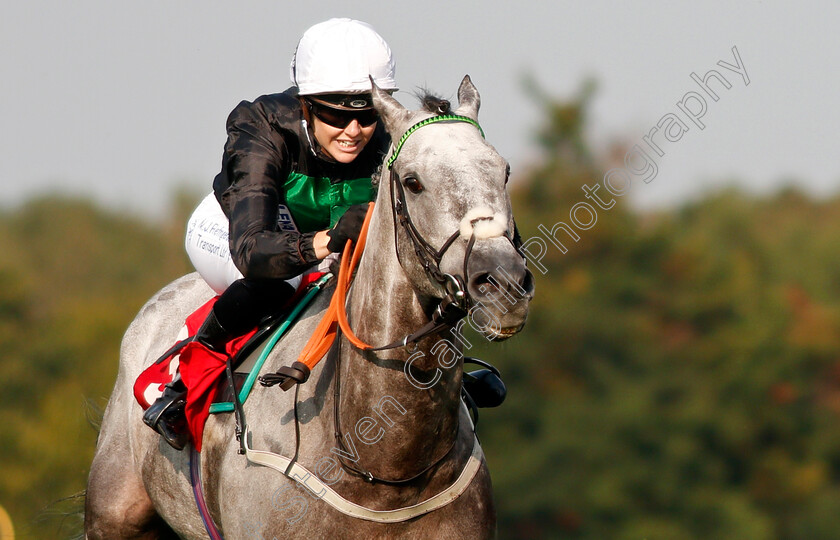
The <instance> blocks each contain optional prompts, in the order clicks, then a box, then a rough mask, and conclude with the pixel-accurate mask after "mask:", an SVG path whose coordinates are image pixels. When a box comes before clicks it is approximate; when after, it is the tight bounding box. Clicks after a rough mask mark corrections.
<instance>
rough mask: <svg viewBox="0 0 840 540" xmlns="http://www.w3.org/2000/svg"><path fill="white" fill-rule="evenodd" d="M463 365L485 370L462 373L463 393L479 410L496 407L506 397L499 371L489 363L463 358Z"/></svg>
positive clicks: (505, 389)
mask: <svg viewBox="0 0 840 540" xmlns="http://www.w3.org/2000/svg"><path fill="white" fill-rule="evenodd" d="M464 362H465V363H472V364H479V365H482V366H486V367H487V369H479V370H478V371H471V372H469V373H468V372H464V391H465V392H466V393H467V394H469V396H470V397H471V398H472V400H473V403H475V405H476V407H479V408H491V407H498V406H499V405H501V404H502V402H504V400H505V396H507V388H506V387H505V383H504V382H502V377H501V374H500V373H499V370H498V369H496V368H495V367H493V366H491V365H490V364H489V363H487V362H485V361H483V360H479V359H477V358H470V357H465V358H464Z"/></svg>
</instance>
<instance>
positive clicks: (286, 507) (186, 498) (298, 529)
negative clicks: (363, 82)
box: [85, 77, 533, 540]
mask: <svg viewBox="0 0 840 540" xmlns="http://www.w3.org/2000/svg"><path fill="white" fill-rule="evenodd" d="M373 98H374V104H375V107H376V109H377V111H378V112H379V114H380V117H381V119H382V121H383V122H384V124H385V127H386V129H387V131H388V132H389V133H390V134H391V136H392V137H393V140H394V141H399V140H400V136H401V135H403V134H404V133H405V132H406V131H407V130H409V129H410V128H412V126H415V125H417V124H418V122H421V121H423V120H426V119H430V118H434V117H436V116H440V115H441V113H444V112H448V111H446V110H445V109H446V108H448V104H447V103H446V102H445V101H440V100H439V101H437V102H436V104H435V105H434V106H432V107H430V106H429V105H428V102H427V106H426V108H424V109H423V110H419V111H410V110H407V109H405V108H404V107H403V106H402V105H400V104H399V103H398V102H397V101H396V100H395V99H393V98H392V97H391V96H390V95H388V94H387V93H385V92H383V91H380V90H379V89H378V88H376V87H374V90H373ZM458 100H459V107H458V108H457V109H456V110H455V111H454V115H459V116H460V117H462V118H463V117H466V118H467V119H470V120H472V121H473V122H472V123H470V122H467V121H464V120H458V119H453V120H444V121H438V122H435V123H430V124H428V125H425V124H424V125H423V127H422V128H421V129H416V130H415V131H413V132H412V133H411V135H410V137H408V138H407V139H405V140H404V141H401V144H400V145H399V146H400V147H399V148H398V149H396V150H395V146H392V150H391V151H392V153H393V152H395V151H398V152H399V155H398V156H397V157H396V160H395V161H393V165H392V166H391V167H390V169H389V167H388V166H383V171H384V172H383V173H382V174H381V178H380V179H379V183H380V186H379V189H378V195H377V199H376V204H375V207H374V211H373V215H372V218H371V222H370V228H369V232H368V240H367V247H366V249H365V252H364V255H363V256H362V258H361V260H360V262H359V267H358V270H357V272H356V277H355V280H354V282H353V285H352V288H351V290H350V293H349V296H348V301H347V317H348V320H349V323H350V325H351V327H352V329H353V331H354V332H355V334H356V335H357V336H358V337H359V338H360V339H362V340H363V341H365V342H366V343H369V344H372V345H373V346H379V345H384V344H388V343H392V342H395V341H398V340H399V339H401V338H403V337H404V336H406V335H408V334H411V333H412V332H414V331H415V330H417V329H418V328H421V327H423V326H424V325H426V324H427V323H428V321H429V320H430V314H432V313H433V312H434V310H435V308H436V307H437V306H438V305H439V304H440V303H441V299H442V298H444V297H445V296H446V295H447V294H450V296H451V294H452V293H453V291H452V290H451V288H450V287H448V286H447V285H446V283H444V284H441V283H439V282H436V280H435V279H433V278H434V277H436V276H445V279H451V280H452V281H453V283H455V282H459V281H460V282H462V283H463V287H462V288H461V289H460V291H461V292H465V293H466V297H467V298H468V299H469V302H470V307H471V311H470V314H469V316H468V317H467V318H465V319H462V320H461V322H460V323H459V324H458V325H457V326H455V327H454V328H450V327H447V328H446V329H444V330H437V331H436V332H435V333H434V334H431V335H427V336H425V337H423V338H422V339H419V341H417V342H416V344H414V345H413V346H412V345H407V346H405V347H396V348H392V349H388V350H381V351H375V350H361V349H359V348H357V347H355V346H353V345H352V344H351V343H350V342H349V341H347V339H346V338H344V337H341V336H340V337H339V339H338V340H337V342H336V345H335V346H334V347H333V350H332V351H331V353H330V354H328V356H327V358H326V359H325V360H322V361H321V362H320V363H319V364H318V365H317V366H316V367H315V368H314V369H313V370H312V374H311V377H310V379H309V380H308V381H307V382H306V383H305V384H302V385H300V386H299V387H298V389H297V390H298V395H297V403H298V407H297V412H296V413H295V410H294V400H295V397H296V396H295V392H294V391H289V392H283V391H281V390H280V389H278V388H276V387H274V388H262V387H259V386H258V387H256V388H255V390H254V391H253V392H252V393H251V396H250V397H249V399H248V400H247V401H246V402H245V404H244V412H245V418H246V419H247V433H246V437H247V441H248V445H249V447H250V448H252V449H256V450H259V451H260V452H264V453H273V454H276V455H281V456H285V457H291V456H293V455H296V456H297V460H296V464H297V465H299V466H300V467H304V468H305V470H306V471H309V472H311V473H312V474H311V475H310V476H307V475H303V474H296V475H295V476H297V481H295V480H294V479H292V478H289V477H288V476H284V474H282V473H281V472H278V471H277V470H274V469H272V468H270V467H265V466H262V465H260V464H257V463H255V462H254V461H253V460H250V459H246V456H243V455H241V454H239V453H238V449H239V444H238V443H237V442H236V440H235V439H234V417H233V415H229V414H227V415H215V416H211V417H210V419H209V420H208V421H207V425H206V427H205V431H204V438H203V448H202V452H201V476H202V478H203V489H204V494H205V499H206V505H207V508H208V511H209V514H210V516H211V517H212V519H213V521H214V522H215V524H216V525H217V526H218V529H219V530H220V531H221V532H222V533H223V534H224V536H225V537H226V538H228V540H230V539H234V540H236V539H240V538H265V539H267V540H271V539H285V538H310V539H311V538H347V539H356V538H359V539H361V538H365V539H367V538H416V539H421V538H422V539H428V538H438V539H465V538H492V537H494V536H495V528H496V521H495V520H496V518H495V508H494V504H493V497H492V490H491V483H490V474H489V471H488V469H487V465H486V462H485V460H484V457H483V454H482V453H481V449H480V446H479V445H478V444H477V440H476V438H475V436H474V434H473V427H472V423H471V421H470V417H469V414H468V413H467V410H466V408H465V407H464V406H463V404H462V401H461V398H460V394H461V385H462V376H463V356H462V353H461V351H463V350H464V349H469V348H471V347H472V346H473V345H474V342H475V340H476V339H482V336H483V337H485V338H487V339H490V340H500V339H504V338H507V337H509V336H511V335H513V334H515V333H516V332H518V331H519V330H520V329H521V328H522V326H523V325H524V323H525V319H526V317H527V312H528V304H529V302H530V300H531V298H532V297H533V276H532V275H531V274H530V272H529V271H528V270H527V269H526V268H525V264H524V260H523V258H522V257H521V256H520V255H519V254H518V253H517V250H516V249H515V247H514V241H513V238H514V222H513V215H512V211H511V203H510V198H509V196H508V194H507V192H506V187H505V186H506V183H507V176H508V174H509V172H508V167H507V163H506V161H505V160H504V159H503V158H502V157H501V156H500V155H499V154H498V153H497V152H496V150H495V149H494V148H493V147H492V146H491V145H490V144H488V143H487V142H486V141H485V140H484V138H483V134H482V133H481V132H480V128H479V127H478V124H477V118H478V109H479V103H480V98H479V95H478V91H477V90H476V88H475V86H474V85H473V84H472V82H471V81H470V79H469V77H465V78H464V80H463V81H462V83H461V85H460V87H459V90H458ZM434 107H437V108H438V109H439V110H437V111H434V110H427V109H431V108H434ZM395 205H396V207H395ZM418 242H421V243H420V244H418ZM422 243H425V244H426V246H427V247H434V251H436V252H437V253H436V255H437V257H438V258H439V260H437V261H434V260H433V261H432V263H431V266H433V267H434V268H432V269H429V262H428V261H429V250H427V251H426V254H425V255H423V253H422V252H423V248H422ZM441 248H444V249H441ZM432 258H433V259H434V258H435V257H432ZM456 276H457V278H456ZM464 281H465V282H464ZM455 288H456V291H455V293H456V295H458V294H460V293H458V291H457V289H458V288H457V287H455ZM212 294H213V293H212V292H211V290H210V289H209V288H208V287H207V285H206V284H205V283H204V282H203V280H202V279H201V278H200V277H199V276H198V275H197V274H190V275H187V276H184V277H182V278H180V279H178V280H176V281H175V282H173V283H171V284H170V285H168V286H167V287H165V288H164V289H162V290H161V291H160V292H159V293H157V294H156V295H155V296H154V297H153V298H152V299H151V300H150V301H149V302H148V303H147V304H146V305H145V306H144V307H143V308H142V310H141V311H140V313H139V314H138V316H137V317H136V319H135V320H134V321H133V323H132V324H131V326H130V327H129V328H128V330H127V332H126V335H125V338H124V340H123V344H122V349H121V358H120V367H119V373H118V375H117V381H116V384H115V387H114V390H113V393H112V395H111V398H110V401H109V403H108V406H107V409H106V411H105V416H104V419H103V422H102V427H101V432H100V434H99V439H98V443H97V448H96V454H95V457H94V459H93V463H92V465H91V471H90V476H89V480H88V486H87V497H86V505H85V533H86V537H87V538H89V539H109V540H113V539H129V538H132V539H133V538H143V539H145V538H177V537H180V538H188V539H199V538H208V532H207V531H206V530H205V526H204V524H203V522H202V519H201V516H200V514H199V512H198V510H197V507H196V503H195V500H194V497H193V492H192V488H191V485H190V475H189V459H190V455H189V452H188V451H186V450H185V451H182V452H178V451H176V450H174V449H172V448H171V447H169V446H168V445H167V444H166V443H165V442H163V441H162V440H161V439H160V437H159V436H158V434H157V433H155V432H154V431H152V430H151V429H149V428H148V427H146V426H145V425H144V424H143V422H142V421H141V416H142V410H141V408H140V406H139V405H138V404H137V403H136V402H135V401H134V398H133V395H132V385H133V383H134V381H135V379H136V378H137V376H138V374H139V373H140V372H141V371H142V370H143V369H144V367H145V366H148V365H149V364H150V363H151V362H152V361H154V359H155V358H157V357H158V356H159V355H160V354H162V353H163V351H164V350H166V349H167V348H168V347H169V346H170V345H171V344H172V343H174V341H175V340H176V337H177V335H178V333H179V330H180V329H181V327H182V325H183V321H184V319H185V318H186V316H187V315H189V314H190V313H191V312H192V311H194V310H195V309H196V308H197V307H198V306H200V305H201V304H203V303H204V302H205V301H207V300H208V299H209V298H210V297H211V296H212ZM328 296H329V294H321V296H320V297H318V298H316V300H315V301H314V302H313V304H312V305H311V306H310V307H309V308H307V310H306V311H305V312H304V314H303V316H302V318H301V320H299V321H298V323H297V324H296V325H295V326H294V327H293V328H292V330H291V331H290V332H289V334H288V335H287V336H286V337H285V338H284V339H283V340H281V341H280V343H279V344H278V346H277V347H276V348H275V350H274V351H273V352H272V353H271V355H270V356H269V357H268V359H267V361H266V364H265V367H264V371H273V370H276V369H277V368H279V367H281V366H284V365H288V364H290V363H291V362H292V361H293V360H294V359H295V358H297V356H298V354H299V353H300V351H301V349H302V347H303V344H304V343H305V342H306V341H307V340H308V337H309V336H310V334H311V333H312V331H313V329H314V328H315V326H316V325H317V323H318V321H319V320H320V317H321V315H322V314H323V312H324V310H325V309H326V306H327V304H328V302H329V298H328ZM467 325H469V326H472V327H473V328H474V329H475V330H477V333H478V336H479V337H478V338H476V337H475V334H471V335H470V337H467V336H465V335H463V333H462V332H461V331H462V330H463V329H464V328H465V327H466V326H467ZM336 420H338V421H336ZM296 431H297V433H296ZM470 463H473V465H474V467H473V469H472V470H471V472H470V474H469V475H467V476H465V474H466V471H467V469H468V468H469V464H470ZM465 478H466V480H465ZM312 482H314V483H315V487H313V483H312ZM318 482H320V484H318ZM459 482H460V484H459ZM455 486H458V489H457V490H455V491H453V488H454V487H455ZM322 487H323V488H324V489H321V488H322ZM327 488H328V489H329V490H331V491H332V492H334V493H335V494H337V495H338V497H340V498H342V499H344V500H345V501H349V504H350V505H351V506H353V505H355V507H358V508H363V509H366V510H364V511H365V512H368V514H377V513H378V512H379V513H382V514H383V515H390V514H389V513H388V511H392V510H395V509H406V508H407V509H408V510H407V511H409V512H414V513H413V514H410V516H411V517H409V518H407V519H401V518H394V519H385V520H377V519H368V518H365V517H359V516H356V515H351V514H352V513H348V512H343V511H341V510H340V509H338V508H337V507H336V506H334V505H332V504H328V503H327V502H325V501H326V498H321V497H320V495H319V494H322V493H324V492H325V490H326V489H327ZM438 494H445V497H438V499H437V500H438V504H435V505H434V506H433V507H432V509H429V508H427V509H426V510H425V511H422V512H421V511H419V510H418V508H422V503H423V502H424V501H427V500H429V499H434V498H435V496H436V495H438ZM417 505H420V506H417Z"/></svg>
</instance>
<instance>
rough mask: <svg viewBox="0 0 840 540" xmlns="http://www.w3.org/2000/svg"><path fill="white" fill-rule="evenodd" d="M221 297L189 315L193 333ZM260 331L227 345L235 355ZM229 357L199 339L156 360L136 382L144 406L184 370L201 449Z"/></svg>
mask: <svg viewBox="0 0 840 540" xmlns="http://www.w3.org/2000/svg"><path fill="white" fill-rule="evenodd" d="M217 299H218V297H214V298H211V299H210V300H209V301H208V302H207V303H206V304H204V305H203V306H201V307H200V308H198V309H197V310H196V311H195V312H193V313H192V314H191V315H190V316H189V317H187V321H186V324H187V331H188V332H189V335H190V336H193V335H195V333H196V332H197V331H198V329H199V328H200V327H201V325H202V323H203V322H204V320H205V319H206V318H207V315H208V314H209V313H210V310H211V309H213V305H214V304H215V303H216V300H217ZM256 331H257V330H256V328H255V329H254V330H252V331H250V332H248V333H247V334H245V335H243V336H239V337H237V338H235V339H233V340H231V341H229V342H228V343H227V345H226V346H225V349H226V352H227V354H229V355H231V356H233V355H235V354H236V353H237V352H238V351H239V349H241V348H242V346H243V345H244V344H245V343H246V342H247V341H248V340H249V339H250V338H251V336H253V335H254V334H255V333H256ZM227 358H228V357H227V356H226V355H224V354H221V353H218V352H214V351H211V350H210V349H208V348H207V347H205V346H204V345H202V344H200V343H198V342H195V341H193V342H191V343H187V345H186V346H185V347H184V348H183V349H181V351H180V352H179V353H178V354H175V355H172V356H170V357H169V358H166V359H164V360H163V361H162V362H160V363H155V364H152V365H151V366H149V367H148V368H146V369H145V370H144V371H143V372H142V373H141V374H140V376H139V377H137V381H135V383H134V397H135V399H137V402H138V403H139V404H140V406H141V407H143V409H144V410H145V409H147V408H149V405H151V402H153V401H154V400H155V399H157V398H158V397H160V394H161V393H162V392H163V387H164V386H165V385H166V383H169V382H171V381H172V379H173V378H174V375H175V373H177V372H179V371H180V373H181V380H183V381H184V384H185V385H186V387H187V404H186V407H185V408H184V412H185V414H186V417H187V426H188V427H189V431H190V437H191V438H192V441H193V446H195V449H196V450H198V451H199V452H200V451H201V438H202V435H203V434H204V423H205V422H206V421H207V417H208V416H209V415H210V405H211V404H212V403H213V401H215V399H216V396H217V395H218V393H219V392H221V391H222V389H223V388H224V386H225V385H226V384H228V381H227V377H226V376H225V374H224V372H225V366H226V364H227ZM173 364H174V365H173Z"/></svg>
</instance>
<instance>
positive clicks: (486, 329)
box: [373, 76, 534, 340]
mask: <svg viewBox="0 0 840 540" xmlns="http://www.w3.org/2000/svg"><path fill="white" fill-rule="evenodd" d="M373 101H374V106H375V107H376V109H377V111H378V112H379V115H380V117H381V118H382V121H383V122H384V125H385V128H386V130H387V131H388V133H389V134H390V135H391V137H392V140H393V141H395V146H394V149H393V150H392V153H391V156H390V159H389V160H388V161H386V164H385V165H384V166H383V173H382V184H381V186H380V196H379V201H380V204H383V203H385V201H388V202H387V203H386V204H389V205H390V206H391V208H392V209H393V215H394V227H395V228H396V230H395V234H396V237H397V241H396V249H397V256H398V258H399V261H400V265H401V266H402V268H403V271H404V272H405V274H406V276H407V277H408V279H409V281H410V282H411V283H412V285H413V287H414V289H415V290H416V291H417V293H418V295H420V296H421V297H424V298H428V299H435V298H437V299H442V298H446V297H447V296H448V297H449V299H450V300H452V299H455V300H459V299H461V301H462V302H463V303H462V305H464V306H466V307H468V308H469V309H470V322H471V323H472V326H473V327H474V328H476V329H477V330H478V331H480V332H481V333H482V334H484V335H485V336H486V337H488V338H490V339H494V340H498V339H505V338H507V337H510V336H512V335H513V334H515V333H516V332H518V331H519V330H520V329H522V327H523V326H524V324H525V319H526V317H527V313H528V304H529V302H530V300H531V298H532V297H533V291H534V280H533V276H532V274H531V273H530V271H528V269H527V268H525V260H524V258H523V257H522V256H521V255H520V254H519V253H518V251H517V249H516V247H515V245H514V241H515V240H514V238H515V225H514V220H513V212H512V210H511V203H510V197H509V196H508V193H507V191H506V184H507V181H508V176H509V172H510V169H509V166H508V163H507V161H506V160H505V159H504V158H502V156H500V155H499V153H498V152H496V149H495V148H493V146H491V145H490V144H489V143H487V142H486V141H485V140H484V137H483V133H482V131H481V128H480V127H479V125H478V109H479V105H480V98H479V95H478V91H477V90H476V88H475V86H474V85H473V84H472V82H471V81H470V78H469V76H466V77H464V80H463V81H462V82H461V86H460V88H459V89H458V102H459V106H458V109H456V110H455V111H454V112H452V111H449V103H448V102H446V101H444V100H440V99H426V100H424V101H425V108H424V109H422V110H419V111H409V110H407V109H406V108H404V107H403V106H402V105H400V103H399V102H397V101H396V100H395V99H394V98H392V97H391V96H390V95H389V94H388V93H387V92H384V91H382V90H380V89H379V88H377V87H376V85H374V87H373ZM386 181H387V182H388V185H387V186H386V185H385V182H386ZM517 240H518V239H517Z"/></svg>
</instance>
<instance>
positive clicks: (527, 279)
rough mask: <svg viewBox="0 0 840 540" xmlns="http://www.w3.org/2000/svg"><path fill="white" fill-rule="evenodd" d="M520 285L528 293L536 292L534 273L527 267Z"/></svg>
mask: <svg viewBox="0 0 840 540" xmlns="http://www.w3.org/2000/svg"><path fill="white" fill-rule="evenodd" d="M519 286H520V287H522V290H523V291H525V293H526V294H530V293H533V292H534V274H533V273H532V272H531V271H530V270H528V269H527V268H526V269H525V275H524V276H522V280H521V281H520V282H519Z"/></svg>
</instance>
